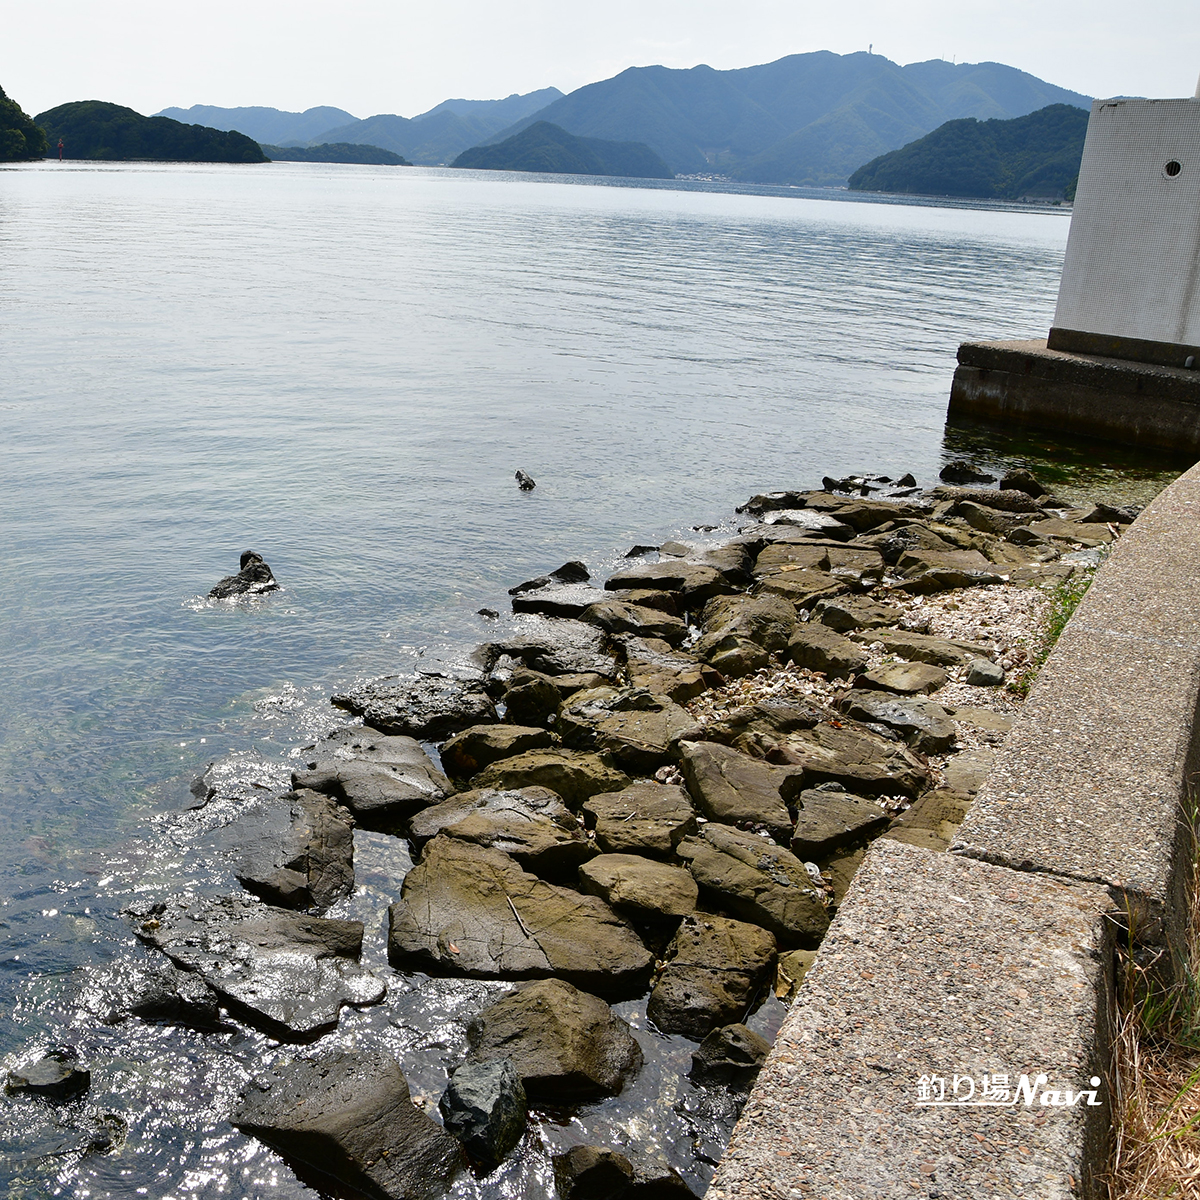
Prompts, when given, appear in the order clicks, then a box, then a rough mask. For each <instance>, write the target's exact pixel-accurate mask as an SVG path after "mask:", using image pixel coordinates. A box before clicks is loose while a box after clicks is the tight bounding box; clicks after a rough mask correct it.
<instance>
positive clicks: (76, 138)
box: [34, 100, 268, 163]
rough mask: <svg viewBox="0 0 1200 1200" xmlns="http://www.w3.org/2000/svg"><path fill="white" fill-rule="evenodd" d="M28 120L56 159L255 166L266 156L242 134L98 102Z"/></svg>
mask: <svg viewBox="0 0 1200 1200" xmlns="http://www.w3.org/2000/svg"><path fill="white" fill-rule="evenodd" d="M34 120H35V121H36V122H37V124H38V125H40V126H41V127H42V128H43V129H44V130H45V132H46V137H47V138H48V139H49V142H50V145H51V147H53V148H54V149H57V145H58V142H59V141H60V139H61V141H62V143H63V146H62V157H63V158H72V159H81V158H82V159H99V160H107V161H114V160H115V161H121V160H126V161H129V160H142V161H153V162H223V163H261V162H267V161H268V160H267V156H266V155H265V154H264V153H263V152H262V149H261V148H260V147H259V144H258V143H257V142H255V141H253V140H252V139H250V138H248V137H247V136H246V135H245V134H244V133H237V132H235V131H232V130H231V131H229V132H225V131H223V130H220V129H209V128H208V127H207V126H205V125H184V124H183V122H181V121H173V120H172V119H171V118H170V117H143V116H142V114H141V113H139V112H134V110H133V109H132V108H125V107H124V106H123V105H120V104H107V103H105V102H104V101H103V100H76V101H73V102H72V103H70V104H60V105H59V106H58V107H57V108H52V109H49V110H48V111H47V112H44V113H39V114H38V115H37V116H36V117H35V118H34Z"/></svg>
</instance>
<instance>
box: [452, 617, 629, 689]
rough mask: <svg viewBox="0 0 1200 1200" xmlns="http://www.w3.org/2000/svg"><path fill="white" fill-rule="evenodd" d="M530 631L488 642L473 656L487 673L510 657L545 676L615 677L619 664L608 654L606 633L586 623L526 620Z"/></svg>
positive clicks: (551, 619)
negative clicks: (592, 673) (499, 662)
mask: <svg viewBox="0 0 1200 1200" xmlns="http://www.w3.org/2000/svg"><path fill="white" fill-rule="evenodd" d="M522 626H523V628H525V629H527V630H528V631H529V632H528V633H525V634H524V635H522V636H521V637H515V638H509V639H508V640H506V641H500V642H486V643H484V644H483V645H482V646H480V647H479V648H478V649H477V650H476V651H475V653H474V655H473V656H472V657H473V658H474V659H475V661H477V662H478V663H479V665H480V666H481V667H482V668H483V669H484V670H485V671H490V670H492V668H493V667H494V666H495V665H496V663H497V662H498V661H499V660H500V659H501V658H503V657H505V656H507V657H510V658H513V659H516V660H518V661H519V662H521V663H522V664H523V665H524V666H526V667H528V668H529V669H530V670H532V671H540V672H541V673H542V674H544V675H570V674H577V673H583V672H595V673H596V674H599V675H604V676H605V677H607V678H612V677H613V676H614V674H615V671H616V664H615V663H614V662H613V659H612V656H611V654H610V653H609V651H608V646H607V642H608V638H607V635H605V634H604V633H603V631H601V630H599V629H597V628H595V627H594V626H592V625H585V624H584V623H583V622H582V621H575V620H569V619H563V618H544V619H542V618H538V617H536V616H529V617H526V618H525V619H524V620H523V621H522Z"/></svg>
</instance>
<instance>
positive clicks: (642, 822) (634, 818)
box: [583, 783, 696, 858]
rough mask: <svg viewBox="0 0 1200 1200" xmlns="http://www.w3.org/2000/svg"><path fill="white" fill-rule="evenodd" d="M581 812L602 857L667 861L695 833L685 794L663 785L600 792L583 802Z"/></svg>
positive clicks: (694, 824)
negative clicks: (592, 826) (589, 822)
mask: <svg viewBox="0 0 1200 1200" xmlns="http://www.w3.org/2000/svg"><path fill="white" fill-rule="evenodd" d="M583 812H584V815H585V816H587V817H589V818H590V819H591V820H593V821H594V822H595V826H596V844H597V845H598V846H599V847H600V849H601V850H603V851H604V852H605V853H606V854H646V855H649V856H650V857H651V858H669V857H670V856H671V854H672V853H673V852H674V850H675V847H676V846H678V845H679V843H680V842H681V841H683V839H684V838H685V837H687V835H688V834H689V833H695V832H696V812H695V809H693V808H692V802H691V800H689V799H688V794H687V792H685V791H684V790H683V788H680V787H674V786H672V785H671V784H667V783H635V784H633V785H632V786H631V787H627V788H625V790H624V791H621V792H604V793H602V794H600V795H599V796H593V797H592V798H591V799H590V800H588V801H586V802H585V803H584V806H583Z"/></svg>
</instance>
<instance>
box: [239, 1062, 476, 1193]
mask: <svg viewBox="0 0 1200 1200" xmlns="http://www.w3.org/2000/svg"><path fill="white" fill-rule="evenodd" d="M230 1120H231V1121H232V1123H233V1124H234V1125H236V1126H237V1127H238V1128H239V1129H240V1130H242V1132H243V1133H248V1134H250V1135H252V1136H253V1137H256V1138H258V1139H259V1140H260V1141H262V1142H265V1143H266V1144H267V1145H268V1146H270V1147H271V1148H272V1149H273V1150H276V1151H278V1152H279V1153H280V1154H281V1155H282V1156H283V1157H284V1158H285V1159H287V1160H288V1161H290V1162H293V1163H298V1164H301V1165H302V1166H303V1167H307V1168H309V1169H310V1170H311V1171H314V1172H316V1173H317V1174H318V1175H319V1176H326V1177H328V1178H330V1179H333V1180H337V1181H339V1182H340V1183H342V1184H345V1185H349V1186H350V1187H351V1188H354V1189H356V1190H357V1191H358V1192H359V1193H360V1194H363V1195H366V1196H371V1197H382V1198H384V1200H437V1198H440V1197H441V1196H442V1195H443V1194H444V1192H445V1191H446V1189H447V1188H448V1187H449V1186H450V1183H451V1182H452V1180H453V1178H454V1176H455V1174H456V1173H457V1171H458V1170H459V1168H460V1166H461V1165H462V1150H461V1148H460V1147H459V1144H458V1142H457V1141H455V1139H454V1138H452V1137H451V1136H450V1135H449V1134H448V1133H446V1131H445V1130H444V1129H442V1127H441V1126H440V1125H438V1123H437V1122H436V1121H434V1120H432V1119H431V1118H430V1117H428V1116H426V1115H425V1114H424V1113H423V1112H421V1111H420V1110H418V1109H417V1108H416V1107H415V1105H414V1104H413V1102H412V1097H411V1096H410V1095H409V1091H408V1082H407V1080H405V1078H404V1073H403V1072H402V1071H401V1070H400V1068H399V1066H398V1065H397V1064H396V1062H395V1061H394V1060H393V1059H392V1058H390V1057H389V1056H388V1055H386V1054H379V1053H363V1052H356V1051H350V1050H338V1051H335V1052H332V1053H330V1054H327V1055H323V1056H322V1057H321V1058H320V1059H317V1060H315V1061H313V1060H308V1059H298V1060H296V1061H295V1062H293V1063H291V1064H289V1065H288V1066H286V1067H283V1068H281V1069H280V1070H278V1071H276V1072H275V1073H274V1074H273V1075H271V1076H269V1077H267V1078H265V1079H261V1080H255V1081H252V1082H251V1083H250V1084H249V1085H248V1086H247V1087H246V1090H245V1091H244V1092H243V1094H242V1097H241V1100H240V1102H239V1104H238V1107H237V1109H236V1110H235V1111H234V1113H233V1116H232V1117H231V1118H230Z"/></svg>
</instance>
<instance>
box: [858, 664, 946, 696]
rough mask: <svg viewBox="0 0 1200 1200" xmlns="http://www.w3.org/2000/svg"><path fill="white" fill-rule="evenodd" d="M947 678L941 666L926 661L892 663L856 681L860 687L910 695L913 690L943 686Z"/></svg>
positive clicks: (923, 690)
mask: <svg viewBox="0 0 1200 1200" xmlns="http://www.w3.org/2000/svg"><path fill="white" fill-rule="evenodd" d="M947 678H948V676H947V675H946V672H945V671H943V670H942V668H941V667H934V666H930V665H929V664H928V663H894V664H892V665H891V666H888V667H876V668H875V670H873V671H868V672H866V674H865V675H862V676H860V677H859V680H858V682H859V685H860V686H861V687H869V688H877V689H879V690H880V691H884V692H900V693H902V694H906V695H911V694H912V693H914V692H925V693H929V692H936V691H937V690H938V688H940V687H944V686H945V684H946V680H947Z"/></svg>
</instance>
